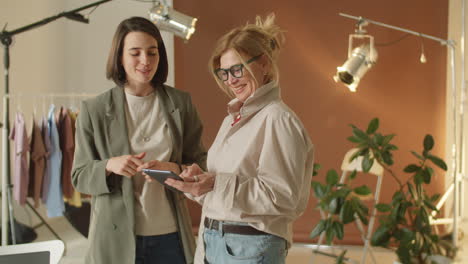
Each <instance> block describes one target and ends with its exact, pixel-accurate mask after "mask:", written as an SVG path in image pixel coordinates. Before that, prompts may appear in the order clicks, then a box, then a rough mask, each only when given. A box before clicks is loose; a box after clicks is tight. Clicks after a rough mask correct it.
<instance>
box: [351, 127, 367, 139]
mask: <svg viewBox="0 0 468 264" xmlns="http://www.w3.org/2000/svg"><path fill="white" fill-rule="evenodd" d="M353 135H354V136H355V137H356V138H359V139H361V140H362V141H367V140H368V139H369V137H368V136H367V134H366V133H364V132H363V131H362V130H360V129H359V128H357V127H353Z"/></svg>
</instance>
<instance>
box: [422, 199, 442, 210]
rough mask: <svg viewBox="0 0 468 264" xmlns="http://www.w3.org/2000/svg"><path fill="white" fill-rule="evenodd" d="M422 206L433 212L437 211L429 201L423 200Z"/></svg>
mask: <svg viewBox="0 0 468 264" xmlns="http://www.w3.org/2000/svg"><path fill="white" fill-rule="evenodd" d="M424 205H425V206H427V207H428V208H429V209H431V210H433V211H439V210H437V207H435V206H434V205H433V204H432V202H431V201H430V200H424Z"/></svg>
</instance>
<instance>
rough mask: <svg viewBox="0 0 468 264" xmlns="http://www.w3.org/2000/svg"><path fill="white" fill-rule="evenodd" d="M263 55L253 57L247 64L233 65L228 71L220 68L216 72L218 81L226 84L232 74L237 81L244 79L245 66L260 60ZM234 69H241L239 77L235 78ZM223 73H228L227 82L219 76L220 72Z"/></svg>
mask: <svg viewBox="0 0 468 264" xmlns="http://www.w3.org/2000/svg"><path fill="white" fill-rule="evenodd" d="M262 55H263V54H260V55H257V56H254V57H252V58H251V59H250V60H248V61H246V62H245V64H244V63H239V64H235V65H232V66H231V67H229V68H228V69H223V68H218V69H216V70H214V74H215V75H216V77H217V78H218V80H220V81H222V82H225V81H227V80H229V74H231V76H232V77H234V78H237V79H239V78H242V77H243V76H244V67H245V65H247V64H249V63H251V62H254V61H256V60H258V59H260V57H261V56H262ZM234 67H240V68H239V70H240V73H241V75H240V76H239V77H237V76H235V75H234V74H233V73H232V72H233V71H234V70H233V68H234ZM221 71H222V72H225V73H226V79H225V80H223V79H221V77H219V75H218V72H221Z"/></svg>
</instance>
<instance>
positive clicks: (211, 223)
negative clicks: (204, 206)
mask: <svg viewBox="0 0 468 264" xmlns="http://www.w3.org/2000/svg"><path fill="white" fill-rule="evenodd" d="M207 219H208V229H213V223H214V220H213V219H211V218H207Z"/></svg>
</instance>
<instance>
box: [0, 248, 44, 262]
mask: <svg viewBox="0 0 468 264" xmlns="http://www.w3.org/2000/svg"><path fill="white" fill-rule="evenodd" d="M0 263H2V264H3V263H5V264H31V263H34V264H50V252H49V251H39V252H30V253H17V254H10V255H0Z"/></svg>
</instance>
